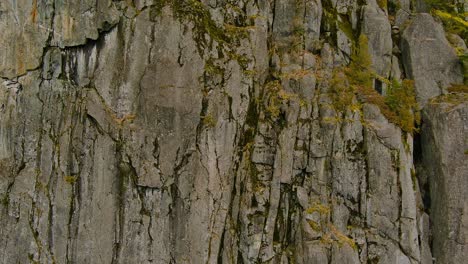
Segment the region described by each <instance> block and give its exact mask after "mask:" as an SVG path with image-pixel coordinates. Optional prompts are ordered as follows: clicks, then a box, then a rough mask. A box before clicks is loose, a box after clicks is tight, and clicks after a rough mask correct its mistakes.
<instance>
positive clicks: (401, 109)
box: [331, 35, 420, 133]
mask: <svg viewBox="0 0 468 264" xmlns="http://www.w3.org/2000/svg"><path fill="white" fill-rule="evenodd" d="M371 64H372V61H371V56H370V54H369V46H368V39H367V37H366V36H365V35H361V36H360V37H359V40H358V45H357V47H356V49H355V51H354V53H353V55H352V56H351V63H350V65H349V66H348V67H347V68H345V69H344V72H345V74H346V78H343V77H341V76H340V75H339V74H338V73H335V74H334V77H333V79H332V82H331V87H332V91H335V93H336V94H338V96H336V97H333V96H332V99H333V100H334V103H335V105H337V106H338V107H337V108H338V110H340V111H343V110H344V108H346V107H349V106H350V105H351V103H350V102H351V101H352V96H351V95H349V93H350V92H349V91H352V92H355V93H356V94H357V96H358V99H359V100H360V101H362V102H365V103H370V104H374V105H377V106H378V107H379V108H380V111H381V112H382V114H383V115H384V116H385V117H386V118H387V119H388V120H389V121H390V122H392V123H394V124H396V125H398V126H399V127H400V128H401V129H402V130H403V131H406V132H410V133H413V132H416V130H417V125H418V124H419V123H420V114H419V112H418V104H417V102H416V98H415V92H414V84H413V82H412V81H411V80H404V81H403V83H402V84H400V83H398V81H396V80H394V81H393V82H390V81H389V80H387V79H385V78H383V77H381V76H379V75H378V74H376V73H375V72H373V71H372V69H371ZM374 79H379V80H380V81H382V82H384V83H386V84H387V86H388V94H387V96H386V97H384V96H382V95H381V94H379V93H378V92H377V91H375V90H374V88H373V81H374ZM347 82H349V85H350V86H351V87H350V88H349V87H347V86H348V84H347ZM346 91H348V93H347V92H346ZM340 96H341V97H340Z"/></svg>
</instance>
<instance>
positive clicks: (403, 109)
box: [385, 80, 421, 133]
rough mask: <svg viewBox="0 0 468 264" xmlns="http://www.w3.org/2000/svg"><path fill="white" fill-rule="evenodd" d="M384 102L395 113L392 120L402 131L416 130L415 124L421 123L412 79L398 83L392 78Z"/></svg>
mask: <svg viewBox="0 0 468 264" xmlns="http://www.w3.org/2000/svg"><path fill="white" fill-rule="evenodd" d="M385 103H386V104H387V105H388V106H389V108H390V110H391V111H393V112H394V113H395V114H396V119H395V120H392V121H393V122H394V123H396V124H397V125H399V126H400V127H401V128H402V129H403V131H406V132H410V133H413V132H415V131H417V126H419V125H420V123H421V115H420V113H419V105H418V103H417V102H416V93H415V90H414V81H411V80H403V83H402V84H400V83H398V81H396V80H394V81H393V82H392V85H391V86H390V87H389V90H388V94H387V97H386V98H385Z"/></svg>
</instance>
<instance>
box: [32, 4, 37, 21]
mask: <svg viewBox="0 0 468 264" xmlns="http://www.w3.org/2000/svg"><path fill="white" fill-rule="evenodd" d="M36 20H37V0H33V2H32V10H31V21H32V22H33V23H36Z"/></svg>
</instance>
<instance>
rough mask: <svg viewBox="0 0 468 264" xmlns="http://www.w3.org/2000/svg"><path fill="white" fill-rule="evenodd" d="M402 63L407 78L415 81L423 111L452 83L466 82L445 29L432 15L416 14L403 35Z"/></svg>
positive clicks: (417, 96)
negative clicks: (424, 107)
mask: <svg viewBox="0 0 468 264" xmlns="http://www.w3.org/2000/svg"><path fill="white" fill-rule="evenodd" d="M401 50H402V53H403V54H402V62H403V65H404V68H405V71H406V73H407V77H408V78H410V79H414V81H415V88H416V98H417V100H418V103H419V104H420V106H421V107H423V106H424V105H426V103H427V100H428V99H429V98H432V97H435V96H438V95H440V94H443V93H445V92H446V88H447V87H448V86H449V85H450V84H452V83H461V82H463V74H462V72H461V65H460V62H459V60H458V57H457V55H456V53H455V51H454V49H453V48H452V47H451V46H450V44H449V43H448V41H447V39H446V38H445V33H444V30H443V28H442V26H441V25H440V24H438V23H436V22H435V21H434V19H433V18H432V16H431V15H429V14H416V15H415V16H414V17H413V18H412V19H411V22H410V24H409V26H408V27H407V28H406V29H405V30H404V31H403V34H402V42H401Z"/></svg>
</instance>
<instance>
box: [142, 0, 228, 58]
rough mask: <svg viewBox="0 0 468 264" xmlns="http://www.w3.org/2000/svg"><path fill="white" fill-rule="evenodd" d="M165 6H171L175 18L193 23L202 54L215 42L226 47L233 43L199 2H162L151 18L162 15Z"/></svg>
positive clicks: (185, 0) (159, 2)
mask: <svg viewBox="0 0 468 264" xmlns="http://www.w3.org/2000/svg"><path fill="white" fill-rule="evenodd" d="M165 6H170V7H171V8H172V11H173V13H174V16H175V17H176V18H178V19H179V20H181V21H183V22H191V23H193V33H194V39H195V41H196V42H197V48H198V51H199V53H200V54H203V52H204V50H206V49H207V48H211V47H212V44H213V41H216V42H217V43H219V44H220V45H226V43H229V42H230V41H231V36H229V35H228V34H227V32H226V30H225V29H223V28H222V27H220V26H218V25H217V24H216V22H215V21H214V20H213V19H212V18H211V14H210V12H209V11H208V9H207V8H206V7H205V5H204V4H203V3H202V2H201V1H198V0H183V1H182V0H160V1H158V2H157V3H156V4H155V9H153V10H154V11H153V12H152V14H151V16H152V17H156V16H158V15H160V13H161V10H162V8H163V7H165Z"/></svg>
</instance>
